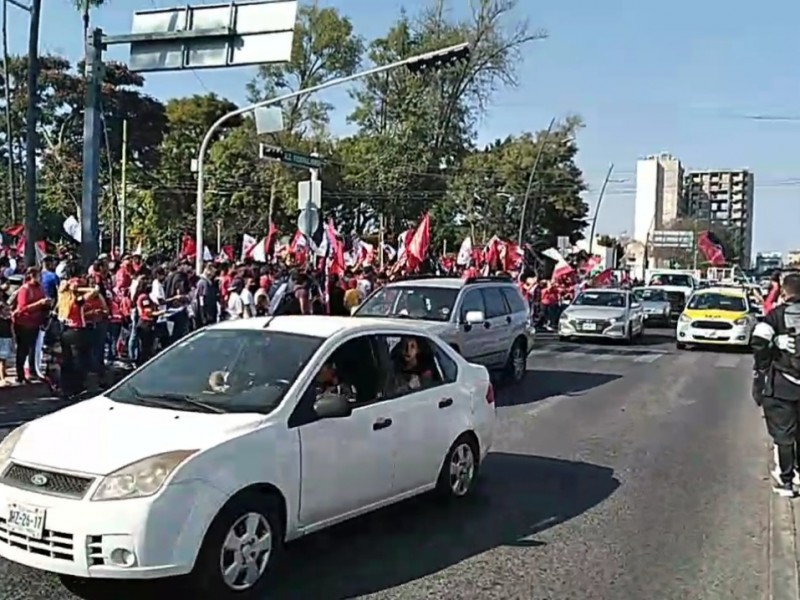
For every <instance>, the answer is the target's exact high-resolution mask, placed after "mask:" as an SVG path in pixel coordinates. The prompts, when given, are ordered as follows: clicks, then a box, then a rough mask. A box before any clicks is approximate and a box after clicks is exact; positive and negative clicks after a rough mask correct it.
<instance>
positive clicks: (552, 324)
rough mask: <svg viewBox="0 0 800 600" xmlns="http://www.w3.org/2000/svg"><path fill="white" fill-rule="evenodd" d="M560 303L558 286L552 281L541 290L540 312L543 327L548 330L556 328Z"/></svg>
mask: <svg viewBox="0 0 800 600" xmlns="http://www.w3.org/2000/svg"><path fill="white" fill-rule="evenodd" d="M560 303H561V294H560V293H559V289H558V286H557V285H556V283H555V282H554V281H550V282H549V283H547V284H546V287H545V288H544V289H543V290H542V312H543V313H544V319H545V326H546V327H547V328H548V329H549V330H554V329H555V328H556V327H558V318H559V312H560V311H559V305H560Z"/></svg>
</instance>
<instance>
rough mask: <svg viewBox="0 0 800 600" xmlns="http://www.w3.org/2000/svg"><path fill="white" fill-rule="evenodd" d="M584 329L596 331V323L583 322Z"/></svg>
mask: <svg viewBox="0 0 800 600" xmlns="http://www.w3.org/2000/svg"><path fill="white" fill-rule="evenodd" d="M583 330H584V331H597V323H584V324H583Z"/></svg>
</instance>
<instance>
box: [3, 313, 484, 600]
mask: <svg viewBox="0 0 800 600" xmlns="http://www.w3.org/2000/svg"><path fill="white" fill-rule="evenodd" d="M494 421H495V406H494V390H493V388H492V385H491V383H490V382H489V373H488V372H487V371H486V369H485V368H484V367H482V366H478V365H472V364H469V363H468V362H466V361H465V360H464V359H463V358H462V357H461V356H460V355H459V354H458V353H457V352H455V351H454V350H453V349H452V348H451V347H450V346H449V345H448V344H446V343H445V342H443V341H442V340H441V339H439V338H438V337H436V336H435V335H432V334H431V333H430V332H429V331H428V330H427V329H426V327H425V326H424V325H421V324H418V323H416V322H413V321H397V320H388V319H352V318H349V317H322V316H319V317H318V316H282V317H274V318H270V317H266V318H258V319H243V320H236V321H227V322H224V323H220V324H218V325H214V326H212V327H209V328H206V329H203V330H200V331H199V332H196V333H194V334H193V335H191V336H189V337H187V338H185V339H183V340H181V341H180V342H178V343H177V344H175V345H174V346H172V347H170V348H169V349H167V350H166V351H164V352H163V353H161V354H159V355H158V356H156V357H155V358H153V359H152V360H151V361H150V362H148V363H147V364H146V365H144V366H143V367H142V368H140V369H138V370H136V371H135V372H134V373H132V374H131V375H130V376H128V377H127V378H126V379H124V380H123V381H122V382H120V383H119V384H118V385H117V386H115V387H114V388H112V389H111V390H110V391H108V392H106V393H105V394H104V395H103V396H99V397H97V398H93V399H91V400H86V401H84V402H81V403H78V404H76V405H74V406H71V407H69V408H65V409H63V410H61V411H58V412H56V413H53V414H50V415H48V416H45V417H42V418H40V419H37V420H35V421H32V422H30V423H28V424H27V425H24V426H22V427H21V428H19V429H16V430H15V431H13V432H12V433H11V434H9V435H8V436H7V437H6V438H5V439H4V440H3V441H2V442H0V473H1V474H0V507H2V509H0V510H3V511H5V512H0V556H2V557H3V558H6V559H8V560H11V561H15V562H18V563H21V564H24V565H27V566H29V567H33V568H35V569H41V570H44V571H50V572H53V573H58V574H59V575H61V576H62V581H63V582H64V584H65V585H66V586H67V587H68V588H69V589H71V590H72V591H75V592H76V593H78V594H79V595H81V596H84V597H86V596H87V595H91V594H92V593H93V590H96V589H98V588H97V587H96V586H98V585H101V586H108V585H109V584H110V583H112V582H109V581H108V580H135V579H158V578H163V577H170V576H176V575H189V577H188V580H189V582H190V583H191V584H192V588H194V589H195V590H202V591H201V592H200V593H199V594H198V596H191V597H204V598H214V599H215V600H226V599H232V598H236V599H240V600H242V599H245V598H246V599H250V598H262V597H263V592H264V590H265V587H266V586H267V585H268V584H269V580H270V578H269V576H268V573H269V570H270V567H271V566H272V565H273V563H274V561H275V559H276V558H277V556H278V555H279V553H280V551H281V548H282V546H283V544H284V542H286V541H291V540H293V539H295V538H298V537H300V536H303V535H306V534H308V533H311V532H314V531H317V530H320V529H323V528H325V527H328V526H330V525H333V524H335V523H338V522H341V521H344V520H346V519H349V518H351V517H355V516H358V515H360V514H363V513H365V512H368V511H372V510H375V509H377V508H380V507H382V506H385V505H387V504H391V503H394V502H398V501H400V500H404V499H406V498H409V497H411V496H414V495H416V494H420V493H423V492H426V491H429V490H436V491H438V492H439V493H440V494H442V495H444V496H446V497H449V498H453V499H460V498H463V497H465V496H467V495H468V494H469V493H470V492H471V491H472V489H473V486H474V485H475V481H476V476H477V473H478V468H479V466H480V464H481V462H482V460H483V459H484V457H485V456H486V453H487V452H488V451H489V448H490V447H491V444H492V437H493V432H494ZM467 525H468V524H465V526H467ZM117 584H121V582H120V581H117Z"/></svg>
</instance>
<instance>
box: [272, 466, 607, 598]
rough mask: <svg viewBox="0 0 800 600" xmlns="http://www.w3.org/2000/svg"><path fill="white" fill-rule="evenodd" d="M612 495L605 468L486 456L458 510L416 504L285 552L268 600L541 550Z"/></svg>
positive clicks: (381, 586) (346, 591)
mask: <svg viewBox="0 0 800 600" xmlns="http://www.w3.org/2000/svg"><path fill="white" fill-rule="evenodd" d="M619 485H620V483H619V481H618V480H617V479H616V478H615V477H614V472H613V470H612V469H610V468H608V467H602V466H598V465H592V464H588V463H582V462H572V461H567V460H558V459H552V458H545V457H540V456H529V455H522V454H509V453H503V452H498V453H492V454H490V455H489V456H488V457H487V459H486V461H485V463H484V465H483V471H482V481H481V485H480V487H479V488H478V490H477V493H476V495H475V496H474V497H473V498H469V499H467V500H466V501H464V502H463V503H456V504H453V505H449V506H443V505H441V504H440V503H438V502H435V501H433V500H432V499H431V498H430V497H428V496H424V497H420V498H417V499H413V500H410V501H408V502H404V503H401V504H399V505H396V506H393V507H390V508H387V509H384V510H381V511H378V512H376V513H373V514H371V515H367V516H365V517H362V518H359V519H356V520H354V521H351V522H349V523H345V524H342V525H339V526H337V527H334V528H332V529H330V530H327V531H324V532H320V533H318V534H314V535H312V536H309V537H308V538H304V539H302V540H299V541H298V542H295V543H294V544H292V545H290V546H289V547H288V548H287V555H286V557H285V558H286V561H285V563H284V564H285V565H286V566H285V567H284V568H283V569H282V570H281V571H280V572H279V573H276V575H277V577H278V578H279V579H278V582H277V584H276V587H275V588H274V590H273V591H272V594H271V595H270V597H275V598H281V599H282V600H317V599H319V600H338V599H344V598H353V597H357V596H361V595H365V594H371V593H377V592H380V591H383V590H386V589H389V588H392V587H396V586H399V585H402V584H404V583H407V582H410V581H414V580H416V579H419V578H421V577H425V576H427V575H431V574H433V573H437V572H439V571H441V570H443V569H446V568H448V567H450V566H452V565H455V564H457V563H459V562H461V561H463V560H466V559H468V558H471V557H473V556H476V555H478V554H481V553H483V552H487V551H489V550H492V549H494V548H497V547H500V546H516V547H537V546H546V544H545V543H544V542H542V541H539V540H536V539H535V536H536V535H537V534H539V533H541V532H542V531H545V530H546V529H549V528H551V527H555V526H557V525H560V524H561V523H564V522H566V521H569V520H570V519H573V518H575V517H577V516H578V515H580V514H582V513H584V512H586V511H588V510H590V509H591V508H592V507H594V506H596V505H598V504H600V503H601V502H603V501H604V500H605V499H606V498H608V497H609V496H610V495H611V494H613V493H614V491H615V490H616V489H617V488H618V487H619ZM542 551H543V552H546V551H547V550H546V548H543V549H542Z"/></svg>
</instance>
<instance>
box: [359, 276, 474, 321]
mask: <svg viewBox="0 0 800 600" xmlns="http://www.w3.org/2000/svg"><path fill="white" fill-rule="evenodd" d="M459 291H460V290H459V289H458V288H445V287H441V288H439V287H431V286H402V285H392V286H387V287H383V288H381V289H379V290H377V291H376V292H375V293H374V294H372V296H370V297H369V298H367V299H366V300H365V301H364V304H362V305H361V306H360V307H359V308H358V310H357V311H356V313H355V316H356V317H393V318H398V317H399V318H407V319H423V320H425V321H449V320H450V315H451V313H452V312H453V305H454V304H455V303H456V298H457V297H458V292H459Z"/></svg>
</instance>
